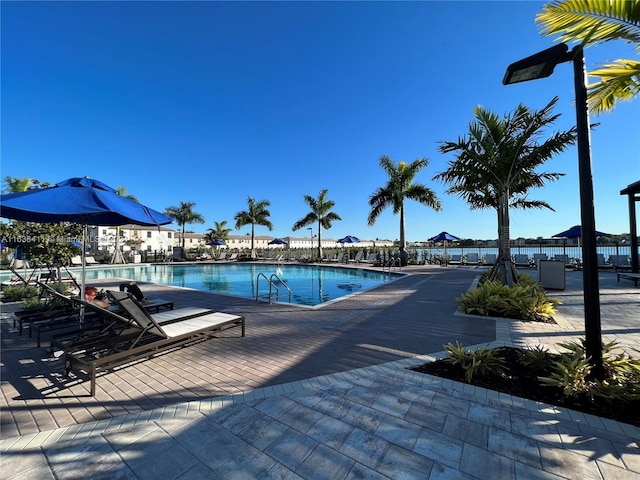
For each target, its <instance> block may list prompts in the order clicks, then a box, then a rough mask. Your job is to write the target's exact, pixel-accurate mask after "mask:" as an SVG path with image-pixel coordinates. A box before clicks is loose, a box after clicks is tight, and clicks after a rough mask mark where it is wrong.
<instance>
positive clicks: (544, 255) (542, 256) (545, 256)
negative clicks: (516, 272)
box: [533, 253, 549, 268]
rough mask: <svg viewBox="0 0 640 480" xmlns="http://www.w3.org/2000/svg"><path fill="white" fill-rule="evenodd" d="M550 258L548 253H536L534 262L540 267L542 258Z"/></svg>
mask: <svg viewBox="0 0 640 480" xmlns="http://www.w3.org/2000/svg"><path fill="white" fill-rule="evenodd" d="M548 258H549V257H547V254H546V253H534V254H533V264H534V265H535V267H536V268H538V267H539V265H540V260H548Z"/></svg>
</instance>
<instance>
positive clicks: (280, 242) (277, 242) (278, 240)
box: [269, 238, 287, 245]
mask: <svg viewBox="0 0 640 480" xmlns="http://www.w3.org/2000/svg"><path fill="white" fill-rule="evenodd" d="M286 244H287V242H285V241H284V240H282V239H281V238H274V239H273V240H271V241H270V242H269V245H286Z"/></svg>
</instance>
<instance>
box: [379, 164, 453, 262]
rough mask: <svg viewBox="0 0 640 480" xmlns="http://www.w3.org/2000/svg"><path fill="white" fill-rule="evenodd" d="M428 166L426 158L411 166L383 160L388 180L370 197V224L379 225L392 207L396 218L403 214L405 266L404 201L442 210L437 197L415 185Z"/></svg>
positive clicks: (401, 234) (428, 190)
mask: <svg viewBox="0 0 640 480" xmlns="http://www.w3.org/2000/svg"><path fill="white" fill-rule="evenodd" d="M428 164H429V161H428V160H427V159H426V158H418V159H416V160H414V161H413V162H411V163H406V162H402V161H401V162H398V163H397V164H396V163H394V162H393V160H391V159H390V158H389V157H388V156H386V155H383V156H382V157H380V166H381V167H382V169H383V170H384V171H385V172H387V174H388V175H389V181H388V182H387V184H386V185H385V186H384V187H380V188H378V189H376V191H375V192H373V194H372V195H371V196H370V197H369V206H370V207H371V211H370V212H369V217H368V223H369V225H373V224H374V223H376V220H377V218H378V216H380V214H381V213H382V211H383V210H384V209H385V208H387V207H392V208H393V213H394V215H397V214H400V258H401V259H402V263H403V265H406V262H407V255H406V251H405V249H406V240H405V229H404V201H405V199H409V200H415V201H416V202H420V203H421V204H423V205H425V206H427V207H430V208H433V209H434V210H436V211H438V210H441V208H442V207H441V206H440V200H438V197H437V196H436V194H435V193H434V192H433V191H432V190H431V189H429V188H428V187H427V186H426V185H424V184H422V183H412V182H413V180H414V179H415V177H416V175H417V174H418V172H419V171H420V170H422V169H423V168H425V167H426V166H427V165H428Z"/></svg>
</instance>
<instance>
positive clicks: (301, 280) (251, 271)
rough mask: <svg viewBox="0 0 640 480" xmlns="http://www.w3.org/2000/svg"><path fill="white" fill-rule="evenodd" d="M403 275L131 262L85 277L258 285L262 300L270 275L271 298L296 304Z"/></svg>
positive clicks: (207, 286)
mask: <svg viewBox="0 0 640 480" xmlns="http://www.w3.org/2000/svg"><path fill="white" fill-rule="evenodd" d="M273 275H275V276H273ZM276 276H277V278H276ZM402 276H403V275H402V274H397V273H388V272H382V271H371V270H364V269H355V268H340V267H332V266H324V265H323V266H321V265H286V264H285V265H270V264H256V263H221V264H195V265H194V264H186V265H136V266H132V265H128V266H110V267H103V268H89V269H87V281H91V280H96V279H107V278H114V277H116V278H127V279H132V280H137V281H139V282H150V283H159V284H163V285H172V286H176V287H186V288H193V289H196V290H205V291H209V292H214V293H219V294H222V295H232V296H237V297H245V298H253V299H255V298H256V290H257V291H258V293H259V295H260V298H261V299H262V300H264V301H268V297H269V281H268V279H271V280H272V281H273V285H274V286H273V287H272V292H273V296H272V301H274V302H275V301H280V302H289V301H291V303H294V304H297V305H312V306H315V305H319V304H322V303H326V302H330V301H333V300H336V299H338V298H341V297H344V296H346V295H350V294H354V293H358V292H362V291H365V290H368V289H370V288H373V287H376V286H378V285H382V284H384V283H388V282H391V281H393V280H396V279H398V278H400V277H402ZM265 277H266V278H265ZM278 279H280V280H281V281H282V283H284V284H286V286H287V287H288V288H289V290H290V291H291V300H289V291H287V289H286V288H285V287H284V286H283V285H282V283H280V281H279V280H278ZM276 293H277V295H276Z"/></svg>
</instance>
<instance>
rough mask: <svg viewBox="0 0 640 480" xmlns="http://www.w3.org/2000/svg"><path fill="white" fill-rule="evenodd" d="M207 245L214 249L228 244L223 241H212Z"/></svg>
mask: <svg viewBox="0 0 640 480" xmlns="http://www.w3.org/2000/svg"><path fill="white" fill-rule="evenodd" d="M207 245H210V246H212V247H219V246H221V245H226V243H224V242H223V241H222V240H212V241H210V242H209V243H208V244H207Z"/></svg>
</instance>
